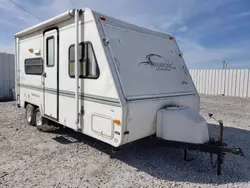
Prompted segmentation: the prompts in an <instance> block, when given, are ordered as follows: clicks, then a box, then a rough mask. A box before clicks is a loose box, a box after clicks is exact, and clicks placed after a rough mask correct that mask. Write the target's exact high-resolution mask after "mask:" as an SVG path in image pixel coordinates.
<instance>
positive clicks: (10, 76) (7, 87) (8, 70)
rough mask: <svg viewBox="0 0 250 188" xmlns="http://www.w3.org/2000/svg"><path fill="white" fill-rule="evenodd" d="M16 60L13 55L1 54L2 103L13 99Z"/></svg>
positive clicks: (0, 89) (0, 91) (0, 86)
mask: <svg viewBox="0 0 250 188" xmlns="http://www.w3.org/2000/svg"><path fill="white" fill-rule="evenodd" d="M14 88H15V60H14V55H13V54H7V53H0V101H1V100H9V99H12V98H13V92H12V90H13V89H14Z"/></svg>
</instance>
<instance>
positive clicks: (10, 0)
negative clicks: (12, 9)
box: [8, 0, 42, 21]
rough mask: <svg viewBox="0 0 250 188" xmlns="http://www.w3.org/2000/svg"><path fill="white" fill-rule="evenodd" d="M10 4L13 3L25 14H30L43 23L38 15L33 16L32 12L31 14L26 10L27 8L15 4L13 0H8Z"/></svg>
mask: <svg viewBox="0 0 250 188" xmlns="http://www.w3.org/2000/svg"><path fill="white" fill-rule="evenodd" d="M8 1H9V2H11V3H12V4H14V5H16V6H17V7H18V8H20V9H22V10H23V11H24V12H26V13H28V14H30V15H31V16H33V17H35V18H36V19H38V20H39V21H42V19H41V18H39V17H37V16H36V15H34V14H32V13H31V12H29V11H28V10H26V9H25V8H23V7H22V6H21V5H19V4H17V3H15V2H14V1H12V0H8Z"/></svg>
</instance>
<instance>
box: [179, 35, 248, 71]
mask: <svg viewBox="0 0 250 188" xmlns="http://www.w3.org/2000/svg"><path fill="white" fill-rule="evenodd" d="M177 41H178V43H179V46H180V47H181V51H183V52H184V54H183V58H184V60H185V62H186V63H187V65H188V67H189V68H194V67H197V66H199V67H204V68H205V67H213V68H220V67H221V62H222V61H224V60H228V61H230V60H231V59H232V60H233V59H234V58H235V57H241V56H246V55H248V54H249V52H248V51H249V50H248V48H247V46H246V45H245V44H242V43H238V44H235V45H233V46H230V47H227V46H225V47H222V46H221V47H219V48H217V47H214V48H213V47H211V48H208V47H204V46H202V45H200V44H198V43H196V42H194V41H190V40H188V39H185V38H181V37H177ZM245 62H246V61H245ZM249 62H250V59H249ZM248 67H250V64H248Z"/></svg>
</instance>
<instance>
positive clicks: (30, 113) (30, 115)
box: [25, 104, 35, 125]
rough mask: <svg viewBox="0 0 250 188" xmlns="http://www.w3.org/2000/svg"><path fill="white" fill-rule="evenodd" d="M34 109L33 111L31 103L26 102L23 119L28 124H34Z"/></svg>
mask: <svg viewBox="0 0 250 188" xmlns="http://www.w3.org/2000/svg"><path fill="white" fill-rule="evenodd" d="M34 111H35V107H34V106H33V105H31V104H28V105H27V106H26V109H25V120H26V122H27V123H28V125H34V124H35V121H34V119H35V118H34Z"/></svg>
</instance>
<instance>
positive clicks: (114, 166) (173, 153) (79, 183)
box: [0, 96, 250, 188]
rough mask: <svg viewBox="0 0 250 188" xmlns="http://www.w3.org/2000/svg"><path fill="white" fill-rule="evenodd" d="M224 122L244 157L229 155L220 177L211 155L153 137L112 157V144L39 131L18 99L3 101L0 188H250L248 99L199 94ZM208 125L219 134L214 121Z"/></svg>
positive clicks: (227, 136)
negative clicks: (157, 141) (28, 121)
mask: <svg viewBox="0 0 250 188" xmlns="http://www.w3.org/2000/svg"><path fill="white" fill-rule="evenodd" d="M208 112H212V113H214V114H215V116H216V117H217V118H218V119H222V120H224V122H225V126H226V127H225V130H224V138H225V142H227V143H228V144H229V145H230V146H238V147H241V148H242V149H243V151H244V153H245V155H246V156H245V157H239V156H233V155H227V156H226V157H225V160H224V164H223V169H222V176H220V177H218V176H217V175H216V169H213V168H212V167H211V165H210V157H209V154H205V153H199V152H191V153H190V155H191V156H192V157H194V158H195V160H193V161H190V162H185V161H183V151H181V150H177V149H170V148H165V147H160V146H155V145H154V142H153V141H152V140H151V139H150V138H149V139H145V140H141V141H138V142H136V143H134V144H131V145H129V147H126V148H124V149H122V150H121V151H120V152H118V153H116V154H115V157H114V158H111V157H110V156H111V150H110V147H109V146H107V145H106V144H104V143H102V142H99V141H97V140H95V139H92V138H89V137H87V136H84V135H82V134H80V133H76V132H74V131H72V130H69V129H63V130H60V131H57V132H56V133H43V132H39V131H38V130H37V129H36V128H35V127H32V126H28V125H26V124H25V122H24V110H23V109H18V108H16V106H15V103H14V102H4V103H0V187H18V188H20V187H43V188H44V187H95V188H96V187H241V188H242V187H250V157H249V154H250V147H249V145H250V99H237V98H229V97H211V96H210V97H209V96H201V113H202V115H203V116H204V117H206V119H207V113H208ZM209 122H210V125H209V129H210V131H211V132H212V135H213V136H216V135H215V134H216V129H215V128H216V126H215V125H214V123H215V122H213V121H210V120H209Z"/></svg>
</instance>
